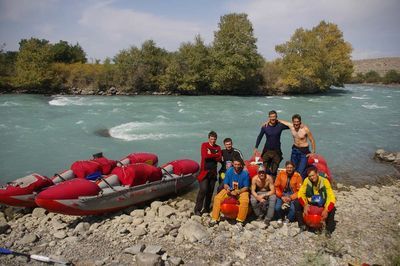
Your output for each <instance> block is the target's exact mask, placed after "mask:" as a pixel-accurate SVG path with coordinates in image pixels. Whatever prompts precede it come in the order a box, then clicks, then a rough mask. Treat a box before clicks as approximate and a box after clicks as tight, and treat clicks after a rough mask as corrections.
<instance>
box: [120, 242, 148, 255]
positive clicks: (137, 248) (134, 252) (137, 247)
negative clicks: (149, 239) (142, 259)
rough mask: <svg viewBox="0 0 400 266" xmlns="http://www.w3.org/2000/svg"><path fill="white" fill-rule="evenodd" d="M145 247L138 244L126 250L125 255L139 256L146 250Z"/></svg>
mask: <svg viewBox="0 0 400 266" xmlns="http://www.w3.org/2000/svg"><path fill="white" fill-rule="evenodd" d="M144 248H145V246H144V245H143V244H137V245H134V246H132V247H129V248H126V249H124V253H128V254H132V255H137V254H139V253H140V252H142V251H143V250H144Z"/></svg>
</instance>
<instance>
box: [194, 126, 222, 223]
mask: <svg viewBox="0 0 400 266" xmlns="http://www.w3.org/2000/svg"><path fill="white" fill-rule="evenodd" d="M217 137H218V136H217V133H216V132H214V131H210V133H208V142H204V143H202V144H201V165H200V174H199V175H198V177H197V180H198V181H199V187H200V188H199V192H198V194H197V198H196V205H195V207H194V214H195V215H199V216H200V215H201V212H202V211H203V212H210V204H211V199H212V194H213V192H214V186H215V182H216V181H217V165H218V162H220V161H221V157H222V153H221V147H220V146H219V145H217V144H216V142H217Z"/></svg>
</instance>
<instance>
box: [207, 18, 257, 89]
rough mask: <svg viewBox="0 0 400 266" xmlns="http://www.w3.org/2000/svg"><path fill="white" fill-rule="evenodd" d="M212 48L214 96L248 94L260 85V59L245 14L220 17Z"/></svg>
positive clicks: (249, 23) (250, 25)
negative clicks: (215, 94)
mask: <svg viewBox="0 0 400 266" xmlns="http://www.w3.org/2000/svg"><path fill="white" fill-rule="evenodd" d="M218 26H219V29H218V31H216V32H215V33H214V42H213V45H212V49H211V56H212V59H213V64H212V65H211V73H212V83H211V86H212V91H213V92H214V93H217V94H226V93H230V94H250V93H251V92H252V91H253V90H255V89H256V88H257V87H258V85H259V81H260V79H259V69H260V68H261V66H262V62H263V60H262V57H261V56H260V54H259V53H258V52H257V45H256V41H257V39H256V38H255V37H254V33H253V26H252V24H251V22H250V21H249V19H248V18H247V15H246V14H236V13H232V14H228V15H224V16H222V17H221V18H220V22H219V25H218Z"/></svg>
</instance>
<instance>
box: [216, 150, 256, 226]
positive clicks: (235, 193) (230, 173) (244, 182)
mask: <svg viewBox="0 0 400 266" xmlns="http://www.w3.org/2000/svg"><path fill="white" fill-rule="evenodd" d="M249 187H250V176H249V173H248V172H247V171H246V170H243V162H242V160H241V159H240V158H234V159H233V167H231V168H229V169H228V170H227V171H226V174H225V178H224V189H222V190H221V191H220V192H219V193H218V194H217V195H216V196H215V198H214V204H213V210H212V214H211V218H212V220H211V222H210V225H211V226H213V225H215V224H216V223H217V222H218V221H219V217H220V210H221V203H222V202H223V201H224V199H226V198H228V197H236V198H237V199H238V200H239V213H238V216H237V218H236V221H238V222H239V223H243V222H244V220H246V217H247V212H248V210H249Z"/></svg>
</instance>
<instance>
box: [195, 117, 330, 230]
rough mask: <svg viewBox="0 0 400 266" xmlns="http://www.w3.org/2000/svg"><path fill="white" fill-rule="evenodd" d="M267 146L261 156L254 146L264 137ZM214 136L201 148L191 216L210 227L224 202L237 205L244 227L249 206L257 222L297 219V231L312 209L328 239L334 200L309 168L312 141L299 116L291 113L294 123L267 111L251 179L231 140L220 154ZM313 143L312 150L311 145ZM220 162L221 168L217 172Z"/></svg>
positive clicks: (324, 182) (325, 183) (325, 184)
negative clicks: (287, 153) (286, 147)
mask: <svg viewBox="0 0 400 266" xmlns="http://www.w3.org/2000/svg"><path fill="white" fill-rule="evenodd" d="M286 129H290V131H291V134H292V136H293V140H294V143H293V146H292V153H291V159H290V161H287V162H286V163H285V168H284V169H283V170H281V171H279V172H278V168H279V164H280V163H281V161H282V159H283V157H282V150H281V141H280V139H281V134H282V131H284V130H286ZM264 135H265V136H266V142H265V145H264V148H263V150H262V152H261V153H259V151H258V146H259V144H260V142H261V140H262V138H263V137H264ZM217 137H218V136H217V133H216V132H214V131H211V132H210V133H209V134H208V141H207V142H204V143H202V145H201V171H200V173H199V176H198V181H199V187H200V189H199V192H198V195H197V198H196V205H195V209H194V214H195V215H202V213H210V211H211V222H210V226H214V225H215V224H217V223H218V222H219V220H220V208H221V203H222V202H223V201H224V200H225V199H226V198H228V197H234V198H236V199H237V200H238V202H239V212H238V215H237V218H236V222H237V223H244V222H245V221H246V218H247V214H248V211H249V207H250V206H251V208H252V210H253V212H254V214H255V216H256V219H257V220H260V221H264V222H265V223H266V224H269V223H270V221H271V220H273V219H277V220H278V221H282V220H284V219H285V217H287V220H289V221H290V222H294V221H296V220H297V222H298V225H299V227H300V229H301V230H306V229H307V226H306V224H305V222H304V218H303V217H304V215H307V213H308V212H309V210H310V206H318V207H320V208H321V209H323V210H322V213H321V221H322V222H324V223H325V224H326V235H327V236H330V235H331V234H332V232H333V231H334V229H335V222H334V215H335V202H336V199H335V195H334V193H333V191H332V188H331V185H330V182H329V180H328V179H327V178H325V177H323V176H321V175H319V173H318V170H317V168H315V167H313V166H311V167H307V161H308V156H310V155H311V154H313V153H315V149H316V146H315V140H314V137H313V135H312V133H311V131H310V129H309V128H308V127H307V126H306V125H304V124H302V122H301V116H300V115H299V114H295V115H293V116H292V121H291V122H288V121H284V120H278V115H277V112H276V111H270V112H269V114H268V120H267V121H266V122H265V123H263V125H262V126H261V130H260V133H259V135H258V137H257V140H256V145H255V148H254V155H261V158H262V162H263V163H262V164H260V166H259V168H258V171H257V174H256V175H255V176H253V177H252V178H250V176H249V172H248V171H247V169H246V166H245V163H244V159H243V155H242V153H241V152H240V150H238V149H236V148H234V147H233V142H232V139H231V138H226V139H224V141H223V142H224V146H225V148H224V149H221V147H220V146H219V145H218V144H217V143H216V142H217ZM309 142H310V144H311V151H310V145H309ZM218 163H220V164H221V165H222V166H221V168H220V170H219V171H218ZM217 180H218V181H219V186H218V188H217V195H216V196H215V197H214V201H213V208H212V210H211V208H210V206H211V200H212V196H213V193H214V187H215V183H216V182H217Z"/></svg>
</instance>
